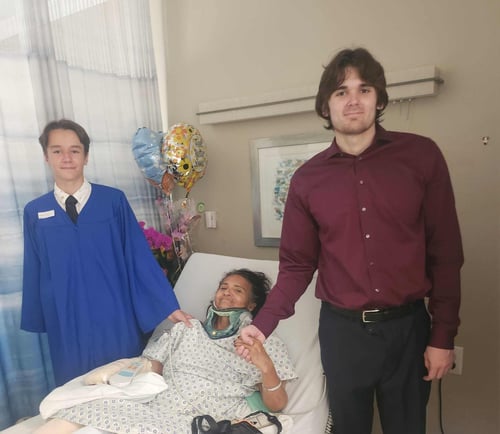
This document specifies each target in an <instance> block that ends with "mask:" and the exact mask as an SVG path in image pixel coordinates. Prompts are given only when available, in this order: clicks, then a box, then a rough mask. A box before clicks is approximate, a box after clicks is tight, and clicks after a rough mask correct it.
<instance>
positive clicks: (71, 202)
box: [66, 196, 78, 223]
mask: <svg viewBox="0 0 500 434" xmlns="http://www.w3.org/2000/svg"><path fill="white" fill-rule="evenodd" d="M77 202H78V201H77V200H76V199H75V197H74V196H68V198H67V199H66V213H67V214H68V215H69V218H70V219H71V220H73V223H76V219H77V218H78V211H77V210H76V204H77Z"/></svg>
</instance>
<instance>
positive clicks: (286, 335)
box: [1, 253, 331, 434]
mask: <svg viewBox="0 0 500 434" xmlns="http://www.w3.org/2000/svg"><path fill="white" fill-rule="evenodd" d="M235 268H249V269H251V270H256V271H262V272H264V273H266V274H267V275H268V276H269V277H270V278H271V280H272V281H273V282H274V281H275V279H276V276H277V274H278V262H277V261H271V260H260V259H246V258H238V257H232V256H223V255H215V254H209V253H194V254H192V255H191V257H190V258H189V260H188V262H187V264H186V266H185V267H184V269H183V270H182V273H181V275H180V277H179V280H178V281H177V284H176V285H175V293H176V295H177V298H178V300H179V303H180V305H181V308H182V309H183V310H184V311H186V312H189V313H190V314H192V315H193V316H195V317H197V318H200V319H204V318H205V314H206V309H207V306H208V304H209V302H210V300H211V298H212V296H213V294H214V291H215V288H217V286H218V284H219V281H220V279H221V278H222V276H223V275H224V274H225V273H226V272H227V271H230V270H232V269H235ZM315 282H316V279H315V278H314V279H313V281H312V282H311V284H310V285H309V288H308V289H307V291H306V292H305V294H304V295H303V296H302V297H301V299H300V300H299V302H298V303H297V305H296V312H295V315H293V316H292V317H291V318H289V319H287V320H284V321H281V322H280V324H279V326H278V328H277V329H276V331H275V333H276V334H277V335H278V336H279V337H280V338H281V339H282V340H283V341H284V342H285V343H286V345H287V347H288V349H289V352H290V355H291V358H292V360H293V362H294V363H295V367H296V370H297V373H298V376H299V379H298V380H297V381H294V382H290V383H289V384H287V392H288V394H289V402H288V405H287V407H286V408H285V409H284V411H283V413H285V414H288V415H291V416H292V417H293V420H294V426H293V428H292V430H291V431H289V432H287V433H286V434H322V433H328V432H329V429H330V427H331V420H330V419H329V417H328V402H327V396H326V385H325V378H324V375H323V370H322V367H321V358H320V351H319V342H318V317H319V309H320V302H319V300H317V299H316V298H315V297H314V286H315ZM170 326H171V324H170V323H169V322H168V321H165V322H163V323H162V324H160V325H159V326H158V328H157V330H156V331H155V333H161V332H162V331H163V330H165V329H168V328H169V327H170ZM42 423H43V420H42V419H41V417H40V416H36V417H33V418H30V419H28V420H25V421H22V422H21V423H18V424H16V425H14V426H13V427H10V428H7V429H6V430H4V431H1V433H2V434H28V433H31V432H32V431H33V430H34V429H36V427H37V426H39V425H40V424H42Z"/></svg>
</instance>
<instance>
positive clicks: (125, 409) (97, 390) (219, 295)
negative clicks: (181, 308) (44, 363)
mask: <svg viewBox="0 0 500 434" xmlns="http://www.w3.org/2000/svg"><path fill="white" fill-rule="evenodd" d="M269 289H270V282H269V279H268V278H267V277H266V276H265V275H264V274H263V273H258V272H253V271H250V270H247V269H238V270H233V271H231V272H229V273H227V274H226V275H225V276H224V278H223V279H222V280H221V281H220V284H219V287H218V288H217V291H216V293H215V296H214V299H213V301H212V303H211V305H210V307H209V308H208V312H207V318H206V320H205V321H204V322H203V323H202V322H200V321H198V320H191V324H192V326H191V327H187V326H186V325H185V324H184V323H178V324H176V325H175V326H174V327H173V328H172V329H171V330H170V331H169V332H167V333H164V334H162V335H161V336H160V337H158V338H156V339H152V340H151V341H150V342H149V344H148V346H147V347H146V349H145V350H144V352H143V355H142V356H143V357H141V358H136V359H128V360H123V361H117V362H114V363H111V364H109V365H105V366H103V367H101V368H97V369H95V370H94V371H91V372H90V373H89V374H87V375H86V376H82V377H79V378H77V379H75V380H72V381H71V382H69V383H67V384H66V385H64V386H62V387H60V388H58V389H55V390H54V391H53V392H52V393H51V394H49V395H48V396H47V397H46V398H45V399H44V401H43V402H42V404H41V406H40V411H41V414H42V416H43V417H44V418H50V420H49V421H48V422H47V423H45V425H43V426H42V427H41V428H39V429H38V430H37V431H35V434H49V433H50V434H57V433H70V432H77V431H78V430H80V432H81V433H83V432H89V429H90V427H92V428H94V429H97V430H94V431H93V432H104V433H130V432H145V433H150V432H151V433H153V432H155V433H175V434H182V433H186V434H190V433H191V423H192V420H193V418H194V417H195V416H199V415H205V414H208V415H210V416H212V417H213V418H214V419H215V420H223V419H229V420H233V419H239V418H243V417H245V416H246V415H248V414H249V413H251V412H252V411H255V410H256V409H259V408H258V407H259V405H257V406H255V404H254V403H255V402H256V399H255V398H257V400H259V399H262V401H263V404H264V406H265V407H267V409H269V410H270V411H272V412H277V411H280V410H281V409H283V408H284V407H285V405H286V403H287V400H288V396H287V393H286V390H285V383H286V381H288V380H292V379H294V378H296V374H295V371H294V368H293V366H292V363H291V361H290V358H289V356H288V352H287V350H286V348H285V345H284V344H283V343H282V342H281V341H280V340H279V339H278V338H277V337H274V336H270V337H269V338H268V339H267V340H266V342H265V343H264V344H261V343H260V342H259V341H257V340H256V341H254V343H253V345H251V346H248V345H246V344H245V343H243V342H242V341H240V340H239V339H238V337H237V336H238V331H239V329H240V328H241V327H243V326H245V325H247V324H249V323H250V322H251V319H252V315H255V314H256V313H257V312H258V310H259V309H260V308H261V307H262V305H263V304H264V301H265V299H266V296H267V293H268V292H269ZM237 345H244V346H246V347H247V348H248V350H249V351H250V354H251V363H249V362H247V361H246V360H244V359H242V358H240V357H239V356H238V355H237V354H236V352H235V349H234V347H235V346H237ZM131 364H132V365H134V366H138V367H139V368H138V371H139V372H140V373H139V374H137V375H134V376H133V379H132V381H131V382H130V383H129V384H128V385H126V386H123V385H120V384H122V383H128V381H124V382H123V381H119V379H120V378H121V379H122V380H123V379H125V380H127V377H126V376H123V375H122V374H127V372H125V373H124V372H123V371H121V372H118V371H120V369H122V368H123V367H124V365H128V366H130V365H131ZM158 374H162V375H163V378H161V377H160V376H159V375H158ZM117 379H118V380H117ZM108 382H109V384H108ZM100 383H103V384H100ZM86 384H94V385H86ZM113 384H115V386H113ZM256 391H259V392H260V394H261V395H260V397H261V398H259V397H258V394H255V392H256ZM158 392H159V393H158ZM260 404H262V402H261V403H260ZM99 430H100V431H99Z"/></svg>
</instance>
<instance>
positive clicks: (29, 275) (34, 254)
mask: <svg viewBox="0 0 500 434" xmlns="http://www.w3.org/2000/svg"><path fill="white" fill-rule="evenodd" d="M34 225H35V217H34V215H33V212H30V211H29V206H28V205H27V206H26V207H25V208H24V216H23V233H24V265H23V295H22V308H21V328H22V329H23V330H26V331H30V332H45V331H46V327H45V320H44V315H43V310H42V301H41V299H40V259H39V258H40V256H39V250H38V245H37V242H36V235H35V229H34Z"/></svg>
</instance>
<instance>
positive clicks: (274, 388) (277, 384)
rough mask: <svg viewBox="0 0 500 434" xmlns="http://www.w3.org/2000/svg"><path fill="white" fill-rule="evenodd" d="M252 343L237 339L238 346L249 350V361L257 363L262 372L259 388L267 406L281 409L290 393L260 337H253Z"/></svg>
mask: <svg viewBox="0 0 500 434" xmlns="http://www.w3.org/2000/svg"><path fill="white" fill-rule="evenodd" d="M252 340H253V342H252V344H247V343H246V342H244V341H243V340H242V339H240V338H238V339H236V341H235V346H236V348H238V347H240V346H243V347H245V349H247V350H248V357H249V358H248V359H247V360H248V361H249V362H250V363H252V364H253V365H255V367H256V368H258V369H259V370H260V371H261V373H262V383H261V384H259V390H260V392H261V394H262V400H263V401H264V404H265V405H266V407H267V408H268V409H269V410H271V411H280V410H283V408H284V407H285V406H286V404H287V402H288V394H287V393H286V390H285V382H284V381H283V382H282V381H281V379H280V377H279V376H278V373H277V372H276V368H275V367H274V363H273V361H272V360H271V358H270V357H269V355H268V354H267V351H266V349H265V348H264V345H263V344H262V342H261V341H260V340H259V339H255V338H252Z"/></svg>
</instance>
